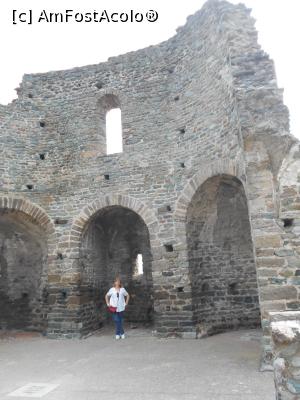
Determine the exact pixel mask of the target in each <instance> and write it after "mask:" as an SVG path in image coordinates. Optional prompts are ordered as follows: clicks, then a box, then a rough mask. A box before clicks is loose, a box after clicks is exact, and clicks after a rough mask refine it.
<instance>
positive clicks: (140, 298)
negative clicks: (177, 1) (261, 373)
mask: <svg viewBox="0 0 300 400" xmlns="http://www.w3.org/2000/svg"><path fill="white" fill-rule="evenodd" d="M249 14H250V11H249V10H247V9H246V8H245V7H244V6H243V5H237V6H236V5H232V4H230V3H227V2H225V1H214V0H211V1H208V2H207V3H206V4H205V5H204V6H203V8H202V9H201V10H200V11H199V12H197V13H196V14H195V15H193V16H191V17H189V18H188V20H187V23H186V25H185V26H183V27H181V28H179V29H178V31H177V34H176V35H175V36H174V37H172V38H171V39H169V40H168V41H166V42H163V43H161V44H160V45H158V46H151V47H149V48H146V49H142V50H139V51H137V52H132V53H128V54H125V55H121V56H118V57H113V58H110V59H109V60H108V61H107V62H106V63H100V64H96V65H91V66H86V67H81V68H74V69H70V70H66V71H53V72H49V73H44V74H34V75H25V76H24V78H23V81H22V83H21V85H20V87H19V88H18V99H17V100H15V101H13V102H12V103H11V104H9V105H7V106H0V137H1V140H0V151H1V157H0V210H2V211H3V210H4V211H6V210H7V209H10V210H19V211H20V210H22V212H24V213H25V214H26V215H29V216H30V218H32V221H34V223H35V224H37V225H38V226H39V227H40V228H41V232H42V235H41V237H42V236H43V235H44V236H43V237H45V242H46V245H47V252H48V254H47V262H46V265H45V268H44V266H41V267H40V268H41V269H42V270H44V269H45V270H46V271H47V285H46V289H45V293H46V294H47V296H46V298H47V302H46V304H44V303H42V302H41V303H40V305H41V309H42V313H47V332H48V335H49V336H50V337H52V336H54V337H57V336H63V337H74V336H81V335H82V334H85V333H86V332H87V331H88V330H93V329H95V328H96V327H97V326H99V323H101V321H105V313H104V309H103V307H102V305H101V301H102V300H101V301H100V300H99V299H103V294H104V293H105V291H106V290H107V289H108V288H109V286H110V285H111V280H112V275H113V274H115V272H116V271H117V270H118V271H119V272H120V273H121V275H122V276H123V278H124V280H125V283H126V284H128V287H129V289H130V290H131V291H132V292H133V294H136V296H135V297H133V300H132V304H131V306H130V309H129V310H128V317H130V318H131V319H137V320H141V319H143V318H145V314H146V313H148V311H147V312H146V310H150V304H151V307H152V304H153V313H152V311H151V312H150V311H149V316H148V314H147V318H146V319H147V320H148V319H152V315H153V319H154V323H155V329H156V330H157V333H158V334H161V335H176V336H184V335H187V336H190V337H196V329H197V327H196V325H197V323H200V321H202V320H203V319H204V320H207V317H206V316H205V317H204V313H203V314H202V311H201V312H200V310H201V308H199V307H198V306H195V304H198V303H201V302H202V301H204V304H206V305H207V304H208V301H207V299H208V297H207V296H206V295H205V296H204V295H203V296H202V294H200V292H197V293H196V294H195V287H194V284H193V282H194V281H195V282H197V285H198V287H199V288H202V287H203V289H205V279H206V278H205V277H204V270H203V268H202V269H201V268H200V267H199V265H200V262H202V260H205V257H208V258H210V260H207V261H209V262H208V263H207V271H208V272H209V273H210V274H211V271H212V270H213V271H214V273H213V274H211V275H210V276H212V277H213V278H214V282H215V283H214V285H215V286H214V288H215V289H214V290H213V291H212V292H211V299H213V301H212V303H209V304H211V305H210V306H209V311H210V314H211V317H210V318H211V320H210V322H213V325H215V326H217V325H218V324H219V322H220V318H219V316H220V314H221V313H220V312H219V311H220V309H222V307H224V310H225V309H226V310H227V311H226V312H227V313H229V310H230V309H231V310H235V313H236V314H235V318H234V321H238V323H236V322H233V320H232V321H229V322H226V323H224V324H223V328H224V327H226V326H227V328H232V327H236V326H240V325H243V323H244V322H246V325H247V324H249V325H252V322H253V324H254V322H255V321H257V318H258V314H259V312H258V307H257V305H258V304H257V291H258V294H259V304H260V311H261V316H262V318H263V323H265V321H267V318H268V313H269V312H270V311H272V310H281V309H291V308H293V307H294V308H295V307H297V306H298V302H299V282H298V275H299V273H298V272H297V271H298V270H299V230H298V222H299V215H298V213H299V210H298V203H299V182H298V175H297V174H295V172H294V171H295V168H298V163H299V159H300V157H299V154H298V150H297V146H298V144H297V143H296V140H295V138H293V137H292V136H291V135H290V134H289V132H288V111H287V109H286V107H285V106H284V104H283V101H282V91H281V90H280V89H278V87H277V83H276V77H275V72H274V66H273V63H272V61H271V60H270V59H269V57H268V56H267V55H266V54H265V53H264V52H263V51H262V50H261V48H260V46H259V45H258V43H257V33H256V31H255V28H254V20H253V19H252V18H251V17H250V15H249ZM114 107H120V108H121V111H122V131H123V150H124V151H123V153H118V154H113V155H106V143H105V126H104V120H105V118H104V117H105V114H106V112H107V111H108V110H109V109H111V108H114ZM295 146H296V147H295ZM295 149H296V150H295ZM225 175H226V176H227V177H228V179H229V180H230V182H231V186H233V187H236V184H237V182H238V186H239V188H240V189H238V190H237V189H234V190H235V193H236V195H235V196H233V197H232V196H227V197H226V196H224V195H223V194H222V195H221V192H222V190H221V189H220V195H219V197H218V201H215V202H212V204H211V207H210V212H209V213H208V212H207V213H204V214H203V204H204V203H205V201H204V200H201V201H200V200H199V202H197V201H195V199H196V198H197V194H196V193H200V192H198V190H199V191H201V190H202V189H203V188H205V185H204V186H203V184H204V183H205V182H206V181H207V180H209V179H214V177H219V176H222V177H224V176H225ZM296 181H297V182H296ZM233 182H235V184H232V183H233ZM201 187H202V189H200V188H201ZM220 187H221V188H222V187H223V186H222V185H221V186H220ZM230 190H233V189H230ZM209 191H210V189H209V188H207V190H206V191H204V192H203V193H205V195H207V194H208V193H209ZM241 194H242V195H241ZM205 195H204V198H205ZM194 196H196V197H195V198H194ZM115 206H117V207H121V208H122V209H126V210H128V212H129V211H131V212H133V213H135V214H136V215H137V216H139V218H140V219H141V220H142V221H143V224H144V225H143V224H142V223H140V222H139V223H138V222H137V225H135V224H134V225H135V226H136V231H137V232H143V233H142V234H141V235H138V236H137V237H135V236H134V233H133V231H129V232H127V231H126V229H125V226H119V225H118V224H117V222H116V220H114V218H113V217H112V218H111V222H113V224H112V227H113V226H115V227H117V229H118V232H119V233H118V235H117V237H118V241H117V242H118V246H119V247H118V246H116V248H118V249H119V250H118V251H117V252H116V251H115V254H116V260H118V261H116V260H114V261H113V262H111V261H110V259H109V257H108V255H109V252H108V246H109V245H108V244H107V238H108V237H109V238H110V239H109V240H111V236H110V235H106V234H102V233H101V229H103V224H104V225H106V224H107V223H106V222H105V223H104V220H105V217H104V214H101V213H102V211H103V210H106V209H107V207H115ZM216 210H218V215H219V218H217V219H215V220H214V218H215V215H216ZM100 215H102V216H100ZM107 215H108V214H107ZM201 215H203V217H205V218H204V220H205V224H207V226H211V227H214V229H211V230H210V234H211V237H210V240H205V238H203V237H201V236H198V239H197V235H196V230H197V229H198V228H197V226H199V227H200V228H201V226H202V225H201V224H202V222H201V218H200V217H199V218H198V216H201ZM194 216H195V221H194ZM229 216H230V217H231V218H230V219H229ZM237 216H238V218H237ZM1 218H2V215H1V217H0V219H1ZM22 218H25V217H22ZM103 218H104V219H103ZM132 218H133V217H132ZM291 220H292V221H291ZM130 221H131V222H126V226H127V225H130V224H131V223H132V221H133V219H131V218H130ZM196 221H198V222H199V224H198V222H197V223H196ZM211 221H212V222H211ZM194 223H195V227H196V228H197V229H196V228H195V229H196V230H195V234H194V235H191V232H192V231H193V229H192V225H193V224H194ZM3 224H4V225H5V221H4V220H3ZM231 224H232V225H231ZM96 225H98V228H99V227H100V229H97V227H96ZM200 225H201V226H200ZM225 226H226V230H224V229H223V228H224V227H225ZM101 227H102V228H101ZM16 229H17V228H16ZM28 229H29V228H28ZM105 229H106V228H105ZM200 230H201V229H200ZM29 231H30V232H31V228H30V229H29ZM225 231H228V232H229V233H230V234H229V235H228V236H227V234H226V235H225V233H224V232H225ZM30 232H29V233H28V235H29V236H30V234H31V233H30ZM146 232H147V234H146ZM128 235H129V240H128ZM237 239H239V240H240V241H237ZM139 244H142V247H139V246H138V245H139ZM194 246H195V249H194V248H193V247H194ZM191 250H192V251H195V250H197V253H196V257H194V255H195V254H194V255H193V254H191ZM136 251H141V253H143V257H144V260H145V277H146V276H147V278H146V279H145V280H143V279H142V280H140V281H139V280H134V279H132V278H131V276H132V275H131V274H132V266H133V262H134V257H135V256H136ZM2 257H3V254H2ZM213 257H214V259H213ZM221 257H222V261H219V260H220V258H221ZM193 259H196V261H193ZM2 264H3V262H2ZM222 265H223V267H222V269H221V272H222V273H220V272H218V271H220V266H222ZM254 265H255V266H256V270H255V268H254ZM114 268H115V269H114ZM109 271H110V272H111V274H109V273H108V272H109ZM129 271H131V272H130V273H129ZM200 271H201V272H200ZM223 272H224V273H223ZM255 272H256V274H255ZM202 274H203V275H202ZM205 274H206V271H205ZM256 275H257V283H258V284H257V285H256ZM150 276H151V278H150ZM195 277H196V278H195ZM224 277H225V278H226V279H225V280H224V282H225V283H224V284H222V282H221V281H222V279H223V278H224ZM241 277H243V279H241ZM191 278H192V279H191ZM204 278H205V279H204ZM0 279H1V280H2V281H4V278H0ZM242 280H243V281H244V280H245V281H246V283H245V285H244V286H243V287H242V286H241V284H242V283H241V281H242ZM2 281H1V283H0V285H3V283H2ZM236 283H237V284H238V285H240V287H239V288H238V286H235V284H236ZM231 284H233V286H232V287H230V285H231ZM132 285H133V286H132ZM145 285H146V286H145ZM222 285H223V286H222ZM145 287H147V290H145ZM218 287H220V288H221V291H220V297H219V300H220V301H216V296H217V289H216V288H218ZM14 290H16V292H17V286H16V288H15V289H14ZM239 290H240V293H238V294H237V293H234V292H235V291H239ZM229 292H230V293H229ZM145 293H149V296H148V297H146V296H145ZM218 305H220V306H221V307H220V308H218ZM197 307H198V308H197ZM196 309H197V310H198V311H197V312H196V311H195V310H196ZM222 310H223V309H222ZM150 314H151V316H150ZM242 314H243V315H246V316H247V318H248V319H247V318H246V319H245V320H244V321H243V322H242V319H241V315H242ZM206 315H208V314H206ZM228 315H229V314H228ZM246 320H247V321H246ZM210 322H209V323H210ZM218 329H219V328H218ZM265 333H266V335H265V339H264V345H265V349H266V350H267V351H266V353H265V359H266V360H269V361H270V358H271V356H270V354H271V353H270V352H269V349H270V348H269V347H268V346H269V345H270V331H268V329H266V330H265Z"/></svg>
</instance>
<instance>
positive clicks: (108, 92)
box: [97, 88, 125, 108]
mask: <svg viewBox="0 0 300 400" xmlns="http://www.w3.org/2000/svg"><path fill="white" fill-rule="evenodd" d="M109 96H112V97H115V98H116V99H117V101H118V103H119V104H118V107H120V108H122V105H123V104H124V103H125V99H124V95H123V93H121V92H120V91H119V90H117V89H114V88H103V89H100V90H99V93H98V94H97V102H98V104H101V102H102V101H103V100H104V99H105V97H109Z"/></svg>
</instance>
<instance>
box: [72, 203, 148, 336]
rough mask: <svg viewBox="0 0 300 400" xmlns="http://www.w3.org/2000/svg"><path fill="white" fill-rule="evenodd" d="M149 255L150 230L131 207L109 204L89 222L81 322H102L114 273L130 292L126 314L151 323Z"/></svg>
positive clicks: (92, 325)
mask: <svg viewBox="0 0 300 400" xmlns="http://www.w3.org/2000/svg"><path fill="white" fill-rule="evenodd" d="M151 263H152V255H151V249H150V240H149V232H148V228H147V226H146V224H145V223H144V221H143V220H142V218H141V217H140V216H139V215H137V214H136V213H135V212H133V211H132V210H130V209H127V208H125V207H121V206H110V207H106V208H104V209H102V210H101V211H99V212H98V213H97V214H96V215H95V216H94V217H93V218H92V219H91V220H90V222H89V223H88V225H87V227H86V229H85V232H84V234H83V238H82V245H81V254H80V264H81V271H82V283H81V288H80V290H81V297H82V298H85V301H84V303H85V304H84V306H83V310H82V312H83V323H84V324H85V330H86V331H92V330H95V329H97V328H99V327H100V326H102V325H103V324H104V323H105V322H106V321H107V320H110V318H109V317H110V316H109V314H108V312H107V307H106V304H105V301H104V296H105V294H106V292H107V291H108V289H109V288H110V287H111V286H112V284H113V281H114V279H115V277H116V276H120V278H121V279H122V282H123V285H124V286H125V288H126V289H127V290H128V292H129V293H130V296H131V300H130V304H129V306H128V307H127V308H126V313H125V318H126V319H127V321H131V322H143V323H151V321H152V319H153V283H152V270H151Z"/></svg>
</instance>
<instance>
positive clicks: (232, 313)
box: [187, 176, 260, 335]
mask: <svg viewBox="0 0 300 400" xmlns="http://www.w3.org/2000/svg"><path fill="white" fill-rule="evenodd" d="M187 238H188V246H189V264H190V265H189V268H190V276H191V287H192V299H193V311H194V318H195V322H196V323H197V326H198V330H199V334H200V335H205V334H212V333H216V332H220V331H223V330H226V329H227V330H228V329H233V328H238V327H254V326H257V325H259V322H260V313H259V304H258V288H257V278H256V270H255V262H254V255H253V243H252V239H251V232H250V223H249V215H248V209H247V200H246V196H245V193H244V190H243V186H242V183H241V182H240V181H238V180H236V179H233V178H231V177H228V176H221V177H217V178H212V179H209V180H208V181H206V182H205V183H204V184H203V185H202V186H201V187H200V189H198V191H197V192H196V194H195V195H194V197H193V199H192V201H191V203H190V206H189V209H188V213H187Z"/></svg>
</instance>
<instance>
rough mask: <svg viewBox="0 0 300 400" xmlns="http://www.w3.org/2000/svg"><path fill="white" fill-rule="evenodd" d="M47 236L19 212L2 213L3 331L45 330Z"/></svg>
mask: <svg viewBox="0 0 300 400" xmlns="http://www.w3.org/2000/svg"><path fill="white" fill-rule="evenodd" d="M46 260H47V246H46V240H45V234H44V233H43V231H42V230H41V228H40V227H39V226H37V225H36V224H35V223H34V222H33V221H32V220H31V218H30V217H29V216H28V215H26V214H24V213H22V212H20V211H11V210H3V209H2V210H0V328H2V329H24V330H26V329H27V330H44V329H45V325H46V308H45V307H46V298H47V291H46V270H45V269H46V268H45V266H46Z"/></svg>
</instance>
